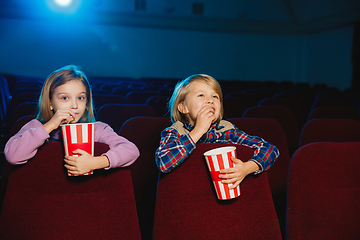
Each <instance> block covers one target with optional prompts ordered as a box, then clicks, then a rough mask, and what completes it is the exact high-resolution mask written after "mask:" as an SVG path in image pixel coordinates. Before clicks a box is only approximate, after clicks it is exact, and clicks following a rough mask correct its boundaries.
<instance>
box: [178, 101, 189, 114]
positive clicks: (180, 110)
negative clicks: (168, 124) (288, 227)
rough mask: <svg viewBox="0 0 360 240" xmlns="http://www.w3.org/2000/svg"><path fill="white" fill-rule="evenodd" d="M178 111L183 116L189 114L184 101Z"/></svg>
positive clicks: (179, 105) (180, 103)
mask: <svg viewBox="0 0 360 240" xmlns="http://www.w3.org/2000/svg"><path fill="white" fill-rule="evenodd" d="M177 109H178V110H179V112H181V113H182V114H187V113H189V110H188V109H187V107H186V106H185V104H184V101H182V102H179V104H178V106H177Z"/></svg>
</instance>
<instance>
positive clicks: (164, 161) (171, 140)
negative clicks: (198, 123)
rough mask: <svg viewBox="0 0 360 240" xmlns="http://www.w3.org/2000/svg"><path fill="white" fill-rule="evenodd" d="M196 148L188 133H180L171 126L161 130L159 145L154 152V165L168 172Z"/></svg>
mask: <svg viewBox="0 0 360 240" xmlns="http://www.w3.org/2000/svg"><path fill="white" fill-rule="evenodd" d="M195 148H196V144H195V143H194V141H193V140H192V139H191V137H190V135H189V134H183V135H180V134H179V132H178V131H177V130H175V129H173V128H166V129H165V130H163V131H162V132H161V140H160V146H159V148H158V149H157V150H156V152H155V161H156V165H157V166H158V168H159V169H160V171H162V172H170V171H171V170H172V169H174V168H175V167H176V166H178V165H179V164H180V163H182V162H183V161H184V160H185V159H186V158H187V157H188V156H189V155H190V154H191V153H192V151H193V150H194V149H195Z"/></svg>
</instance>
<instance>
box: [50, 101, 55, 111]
mask: <svg viewBox="0 0 360 240" xmlns="http://www.w3.org/2000/svg"><path fill="white" fill-rule="evenodd" d="M53 109H54V108H53V106H52V105H51V103H50V111H52V110H53Z"/></svg>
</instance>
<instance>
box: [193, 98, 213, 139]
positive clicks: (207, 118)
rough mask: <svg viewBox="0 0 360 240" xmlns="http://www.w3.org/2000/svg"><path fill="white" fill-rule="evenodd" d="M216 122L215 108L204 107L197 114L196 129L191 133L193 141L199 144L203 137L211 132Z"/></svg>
mask: <svg viewBox="0 0 360 240" xmlns="http://www.w3.org/2000/svg"><path fill="white" fill-rule="evenodd" d="M215 121H216V119H215V110H214V108H213V107H212V106H210V105H204V106H203V107H202V108H201V109H200V111H199V113H198V114H197V117H196V122H195V126H194V129H193V130H192V131H191V133H190V136H191V138H192V139H193V141H194V142H197V141H198V140H199V139H200V138H201V136H202V135H204V134H205V133H206V132H207V131H208V130H209V128H210V126H211V124H212V123H213V122H215Z"/></svg>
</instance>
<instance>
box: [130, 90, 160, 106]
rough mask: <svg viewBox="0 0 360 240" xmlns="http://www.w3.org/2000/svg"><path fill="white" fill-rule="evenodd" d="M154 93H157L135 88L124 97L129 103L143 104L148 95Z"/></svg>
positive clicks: (153, 94) (150, 95)
mask: <svg viewBox="0 0 360 240" xmlns="http://www.w3.org/2000/svg"><path fill="white" fill-rule="evenodd" d="M155 95H158V93H157V92H156V91H145V90H135V91H131V92H129V93H128V94H126V99H127V101H128V102H129V103H138V104H145V103H146V101H147V100H148V99H149V98H150V97H152V96H155Z"/></svg>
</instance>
